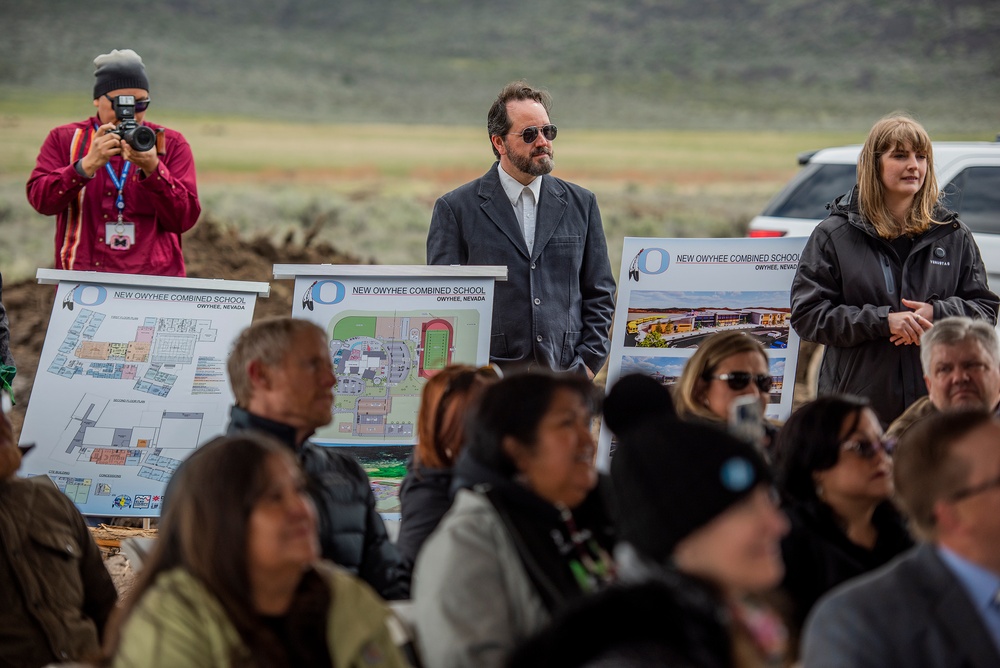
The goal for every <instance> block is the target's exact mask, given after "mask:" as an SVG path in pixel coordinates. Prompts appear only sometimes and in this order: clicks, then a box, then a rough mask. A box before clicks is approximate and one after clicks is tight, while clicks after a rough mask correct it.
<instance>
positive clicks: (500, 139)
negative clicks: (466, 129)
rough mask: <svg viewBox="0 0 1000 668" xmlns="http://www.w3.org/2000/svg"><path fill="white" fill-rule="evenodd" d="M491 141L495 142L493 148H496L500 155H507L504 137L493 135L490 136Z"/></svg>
mask: <svg viewBox="0 0 1000 668" xmlns="http://www.w3.org/2000/svg"><path fill="white" fill-rule="evenodd" d="M490 141H491V142H493V148H495V149H496V150H497V152H499V153H500V155H507V147H506V146H504V143H503V137H501V136H500V135H493V136H492V137H490Z"/></svg>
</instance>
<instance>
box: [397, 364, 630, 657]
mask: <svg viewBox="0 0 1000 668" xmlns="http://www.w3.org/2000/svg"><path fill="white" fill-rule="evenodd" d="M596 402H597V398H596V395H595V393H594V387H593V385H592V384H591V383H590V381H588V380H587V379H586V378H584V377H582V376H580V375H578V374H565V373H564V374H555V373H549V372H522V373H519V374H516V375H508V376H507V377H505V378H504V379H503V380H501V381H499V382H497V383H494V384H492V385H490V386H489V387H487V388H486V389H485V390H484V391H483V393H482V396H481V397H480V400H479V402H478V404H477V407H476V409H475V410H474V411H473V412H472V414H471V415H470V416H469V421H468V423H467V424H466V434H467V437H466V445H465V450H464V452H463V458H472V459H474V460H475V461H477V462H478V463H479V464H480V465H481V467H482V468H483V469H485V470H488V471H489V472H490V474H491V482H490V483H488V484H480V485H477V486H476V487H475V488H474V489H461V490H459V491H458V492H457V494H456V496H455V501H454V503H453V504H452V507H451V509H450V510H449V511H448V513H447V514H446V515H445V516H444V518H443V519H442V520H441V523H440V524H439V525H438V527H437V529H436V530H435V531H434V533H432V534H431V536H430V538H428V539H427V542H426V543H424V547H423V549H422V550H421V551H420V554H419V555H418V556H417V563H416V567H415V569H414V572H413V610H412V612H413V615H412V616H413V625H414V628H415V629H416V635H417V641H418V645H419V646H420V649H421V652H422V656H423V660H424V663H425V664H426V665H428V666H434V667H436V668H460V667H463V666H467V667H469V668H494V667H497V666H500V665H502V664H503V662H504V660H505V658H506V656H507V654H508V653H509V652H510V651H511V650H512V649H513V648H514V647H515V646H516V645H517V644H518V643H519V642H520V641H521V640H523V639H525V638H527V637H528V636H529V635H530V634H532V633H534V632H535V631H537V630H538V629H540V628H541V627H543V626H544V625H545V624H547V623H548V621H549V619H551V616H552V615H553V614H554V613H555V612H556V611H558V610H559V609H561V608H562V607H563V606H565V605H566V604H568V603H569V602H570V601H573V600H576V599H578V598H581V597H583V596H585V595H587V594H589V593H591V592H595V591H598V590H599V589H601V588H603V587H604V586H605V585H606V584H608V583H609V582H610V581H611V579H612V577H613V573H614V569H613V566H612V560H611V556H610V551H611V550H612V548H613V542H614V535H613V530H612V522H611V519H610V513H609V512H608V511H607V509H606V506H605V501H604V497H603V496H602V492H601V490H600V488H599V487H598V475H597V470H596V468H595V462H594V455H595V452H596V447H595V443H594V438H593V432H592V425H591V422H592V420H593V416H594V411H595V405H596Z"/></svg>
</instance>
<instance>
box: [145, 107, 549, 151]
mask: <svg viewBox="0 0 1000 668" xmlns="http://www.w3.org/2000/svg"><path fill="white" fill-rule="evenodd" d="M136 111H138V107H136ZM558 131H559V130H558V128H556V126H554V125H551V124H549V125H543V126H542V127H538V126H537V125H531V126H529V127H526V128H524V129H523V130H521V131H520V132H510V133H508V134H512V135H517V136H518V137H520V138H521V139H523V140H524V143H525V144H534V143H535V140H536V139H538V133H539V132H541V133H542V136H543V137H545V138H546V139H547V140H549V141H552V140H553V139H555V138H556V133H557V132H558Z"/></svg>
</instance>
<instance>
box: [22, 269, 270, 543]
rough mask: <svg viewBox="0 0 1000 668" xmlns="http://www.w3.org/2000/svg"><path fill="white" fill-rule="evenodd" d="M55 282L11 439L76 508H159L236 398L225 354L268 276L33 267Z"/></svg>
mask: <svg viewBox="0 0 1000 668" xmlns="http://www.w3.org/2000/svg"><path fill="white" fill-rule="evenodd" d="M36 278H37V280H38V282H39V283H41V284H53V285H55V286H56V297H55V301H54V303H53V306H52V314H51V316H50V318H49V324H48V328H47V330H46V335H45V342H44V344H43V347H42V352H41V357H40V359H39V364H38V371H37V373H36V375H35V379H34V384H33V386H32V391H31V397H30V398H29V401H28V406H27V412H26V414H25V419H24V425H23V428H22V431H21V437H20V445H22V446H25V445H27V444H35V445H36V447H35V448H34V449H32V450H31V451H30V452H29V453H28V454H27V455H26V456H25V458H24V461H23V462H22V466H21V470H20V474H21V475H23V476H27V477H30V476H33V475H47V476H48V477H49V478H50V479H52V481H53V482H54V483H55V484H56V486H57V487H59V489H60V490H61V491H63V492H64V493H65V494H66V495H67V496H69V497H70V499H71V500H73V502H74V503H75V504H76V506H77V508H78V509H79V510H80V512H81V513H83V514H84V515H91V516H98V517H135V518H144V519H145V520H146V521H144V523H143V524H144V526H147V525H148V518H150V517H157V516H159V513H160V509H161V507H162V502H163V492H164V490H165V488H166V485H167V482H168V481H169V479H170V477H171V476H172V475H173V473H174V471H175V470H176V469H177V467H178V466H179V465H180V463H181V462H182V461H183V460H184V459H185V458H186V457H187V455H189V454H190V453H191V452H192V451H193V450H194V449H195V448H196V447H197V446H198V445H200V444H201V443H203V442H205V441H206V440H207V439H209V438H212V437H214V436H216V435H219V434H222V433H223V432H224V431H225V426H226V424H227V421H228V412H229V407H230V406H231V405H232V403H233V399H232V393H231V390H230V387H229V380H228V375H227V373H226V358H227V357H228V354H229V348H230V346H231V344H232V342H233V340H235V338H236V336H237V335H238V334H239V332H240V331H242V330H243V329H244V328H245V327H246V326H248V325H249V324H250V322H251V320H252V318H253V311H254V306H255V304H256V299H257V297H258V296H264V297H266V296H267V295H268V294H269V293H270V286H269V285H268V284H267V283H261V282H250V281H229V280H221V279H219V280H217V279H200V278H182V277H172V276H169V277H168V276H145V275H136V274H112V273H102V272H91V271H63V270H57V269H39V270H38V271H37V274H36Z"/></svg>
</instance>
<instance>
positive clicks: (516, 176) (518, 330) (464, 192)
mask: <svg viewBox="0 0 1000 668" xmlns="http://www.w3.org/2000/svg"><path fill="white" fill-rule="evenodd" d="M550 106H551V97H550V96H549V94H548V93H547V92H546V91H543V90H537V89H534V88H531V87H530V86H528V85H527V84H526V83H525V82H523V81H515V82H513V83H510V84H507V85H506V86H505V87H504V88H503V90H501V91H500V94H499V95H498V96H497V99H496V100H495V101H494V102H493V106H492V107H491V108H490V111H489V114H488V115H487V125H486V128H487V132H488V134H489V137H490V143H491V145H492V148H493V154H494V155H495V156H496V158H497V162H496V163H495V164H494V165H493V166H492V167H491V168H490V169H489V171H488V172H487V173H486V174H485V175H484V176H482V177H481V178H478V179H476V180H475V181H472V182H470V183H467V184H465V185H463V186H461V187H460V188H458V189H456V190H453V191H452V192H450V193H448V194H447V195H444V196H443V197H441V198H440V199H438V201H437V203H436V204H435V205H434V213H433V216H432V217H431V225H430V230H429V231H428V234H427V264H446V265H447V264H460V265H505V266H506V267H507V280H506V281H500V282H498V283H497V285H496V291H495V293H494V301H493V328H492V336H491V339H490V361H491V362H494V363H496V364H497V365H499V366H500V367H501V368H503V367H518V366H521V367H525V366H527V367H530V366H534V365H537V366H542V367H546V368H550V369H556V370H571V371H575V372H578V373H585V374H587V375H588V376H589V377H590V378H593V377H594V374H596V373H597V372H598V371H599V370H600V368H601V367H602V366H603V365H604V361H605V359H606V358H607V356H608V330H609V328H610V326H611V316H612V313H613V312H614V307H615V303H614V294H615V281H614V277H613V276H612V274H611V265H610V262H609V260H608V249H607V242H606V241H605V238H604V228H603V226H602V224H601V213H600V211H599V210H598V208H597V199H596V198H595V197H594V194H593V193H591V192H590V191H588V190H585V189H583V188H581V187H580V186H577V185H574V184H572V183H568V182H566V181H563V180H561V179H558V178H556V177H554V176H550V175H549V173H550V172H551V171H552V168H553V167H554V166H555V163H554V161H553V158H554V153H553V148H552V147H553V142H554V141H555V139H556V134H557V130H556V126H555V125H553V124H552V123H551V122H550V120H549V109H550Z"/></svg>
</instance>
